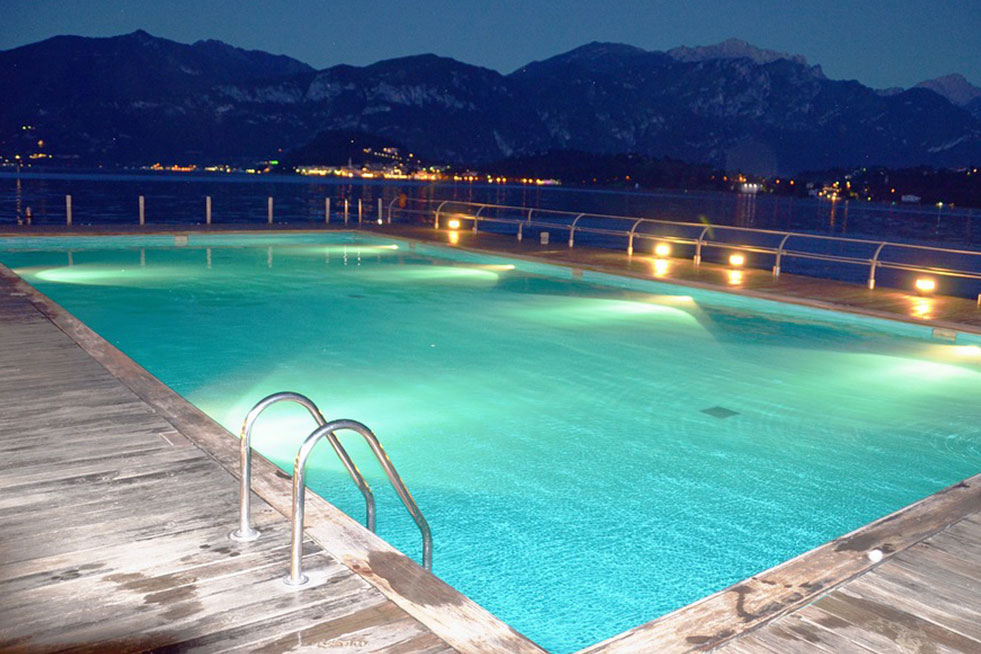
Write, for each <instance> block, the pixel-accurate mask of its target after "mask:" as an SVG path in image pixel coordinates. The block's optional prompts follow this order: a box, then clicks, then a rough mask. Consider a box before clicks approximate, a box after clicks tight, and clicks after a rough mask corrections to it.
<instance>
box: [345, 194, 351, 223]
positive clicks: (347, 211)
mask: <svg viewBox="0 0 981 654" xmlns="http://www.w3.org/2000/svg"><path fill="white" fill-rule="evenodd" d="M350 213H351V201H350V200H349V199H348V198H344V224H345V225H346V224H347V221H348V219H349V217H350Z"/></svg>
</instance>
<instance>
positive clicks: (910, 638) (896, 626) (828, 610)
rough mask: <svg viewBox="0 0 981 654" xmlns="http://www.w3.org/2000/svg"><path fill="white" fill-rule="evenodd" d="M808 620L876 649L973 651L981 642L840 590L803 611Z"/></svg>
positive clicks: (965, 653) (951, 653) (946, 653)
mask: <svg viewBox="0 0 981 654" xmlns="http://www.w3.org/2000/svg"><path fill="white" fill-rule="evenodd" d="M801 613H802V616H803V617H804V619H806V620H810V621H812V622H815V623H816V624H821V625H822V626H825V627H827V628H829V629H833V630H834V631H836V632H838V633H840V634H842V635H844V636H846V637H847V638H849V639H850V640H852V641H854V642H858V643H861V644H862V645H863V646H864V647H867V648H868V649H870V650H872V651H876V652H886V651H898V652H902V651H910V650H912V651H923V650H925V649H929V650H930V651H934V652H937V654H961V653H963V654H971V653H973V652H977V651H979V646H981V643H979V642H978V641H976V640H974V639H971V638H967V637H965V636H963V635H961V634H959V633H956V632H953V631H950V630H948V629H945V628H943V627H941V626H939V625H937V624H935V623H933V622H931V621H929V620H925V619H923V618H921V617H918V616H917V615H916V614H915V613H908V612H906V611H903V610H901V609H897V608H895V607H894V606H891V605H890V604H889V603H888V602H887V603H883V602H879V601H875V600H870V599H868V598H864V597H858V596H856V595H852V594H850V593H848V592H837V593H832V594H831V595H829V596H827V597H824V598H822V599H820V600H818V601H817V602H815V603H814V604H813V605H811V606H809V607H808V608H807V609H806V610H804V611H802V612H801Z"/></svg>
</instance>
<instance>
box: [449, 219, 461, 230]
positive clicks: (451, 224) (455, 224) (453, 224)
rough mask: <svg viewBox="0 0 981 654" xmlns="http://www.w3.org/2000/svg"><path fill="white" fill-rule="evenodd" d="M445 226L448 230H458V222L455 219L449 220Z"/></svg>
mask: <svg viewBox="0 0 981 654" xmlns="http://www.w3.org/2000/svg"><path fill="white" fill-rule="evenodd" d="M446 226H447V227H449V228H450V229H460V221H459V219H457V218H450V220H449V222H447V223H446Z"/></svg>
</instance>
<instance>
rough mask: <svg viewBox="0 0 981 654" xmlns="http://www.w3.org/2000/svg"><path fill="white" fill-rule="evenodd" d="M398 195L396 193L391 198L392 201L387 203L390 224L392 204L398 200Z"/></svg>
mask: <svg viewBox="0 0 981 654" xmlns="http://www.w3.org/2000/svg"><path fill="white" fill-rule="evenodd" d="M398 199H399V197H398V196H397V195H396V196H395V197H394V198H392V201H391V202H389V203H388V224H389V225H391V224H392V205H393V204H395V203H396V202H398Z"/></svg>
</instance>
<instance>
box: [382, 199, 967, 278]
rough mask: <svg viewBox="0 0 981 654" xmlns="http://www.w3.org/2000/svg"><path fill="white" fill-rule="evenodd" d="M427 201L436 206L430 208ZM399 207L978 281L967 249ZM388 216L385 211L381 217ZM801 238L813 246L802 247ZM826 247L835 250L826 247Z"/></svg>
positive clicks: (521, 211)
mask: <svg viewBox="0 0 981 654" xmlns="http://www.w3.org/2000/svg"><path fill="white" fill-rule="evenodd" d="M413 203H415V204H417V205H421V208H413V207H410V206H409V205H410V204H413ZM433 205H436V206H435V208H434V207H433ZM399 210H400V212H402V213H404V214H409V215H422V216H426V217H431V218H432V222H433V226H434V228H436V229H440V228H441V227H444V226H445V224H446V222H447V221H450V220H456V221H463V222H460V224H459V226H458V227H457V228H462V227H463V226H464V224H466V226H467V227H469V229H470V230H471V231H473V232H474V233H476V232H478V231H479V229H480V225H481V224H487V225H495V224H496V225H506V226H512V227H513V228H514V233H515V234H516V236H517V238H518V240H521V239H522V238H523V237H524V236H525V233H526V232H527V230H529V229H538V230H547V229H556V230H562V231H565V232H566V233H567V236H568V245H569V247H574V246H575V243H576V236H577V234H595V235H601V236H610V237H619V238H622V239H624V240H625V249H626V251H627V253H628V254H630V255H632V254H634V251H635V249H636V247H637V243H638V241H656V242H659V243H673V244H683V245H689V246H692V247H693V248H694V255H693V261H694V263H695V265H699V264H701V262H702V256H703V252H704V251H705V250H706V249H708V248H714V249H732V250H738V251H739V252H740V253H759V254H765V255H772V256H773V265H772V268H771V270H772V272H773V274H774V275H775V276H779V275H780V272H781V267H782V264H783V262H784V261H785V260H787V259H804V260H811V261H820V262H827V263H832V264H851V265H859V266H865V267H867V269H868V281H867V283H868V287H869V288H870V289H872V288H875V285H876V276H877V271H879V270H881V269H891V270H898V271H908V272H916V273H924V274H932V275H941V276H947V277H958V278H964V279H975V280H981V252H979V251H975V250H965V249H957V248H945V247H939V246H932V245H919V244H912V243H897V242H894V241H886V240H875V239H865V238H853V237H846V236H831V235H823V234H808V233H803V232H790V231H783V230H774V229H761V228H755V227H741V226H735V225H715V224H707V223H702V222H685V221H674V220H662V219H658V218H642V217H636V216H621V215H615V214H602V213H587V212H571V211H560V210H556V209H540V208H528V207H521V206H514V205H500V204H490V203H481V202H468V201H457V200H443V201H439V202H438V203H436V202H434V201H429V200H424V199H412V200H409V201H408V202H406V206H403V207H401V208H400V209H399ZM391 219H392V216H391V214H390V215H389V222H391ZM723 234H727V235H738V238H729V239H724V238H720V237H721V236H722V235H723ZM808 244H812V245H813V246H815V247H814V248H812V249H808ZM820 248H824V250H825V251H821V250H820ZM834 248H838V249H839V250H840V251H838V252H834V251H832V250H833V249H834ZM857 250H858V251H857ZM859 251H860V252H859ZM902 253H905V254H911V253H916V254H921V255H940V256H947V255H953V256H956V257H964V258H968V259H971V260H972V261H977V265H976V266H975V265H973V264H972V265H971V266H970V267H965V268H958V267H952V266H945V265H940V264H937V263H933V262H931V263H920V262H915V261H909V260H903V257H902Z"/></svg>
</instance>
